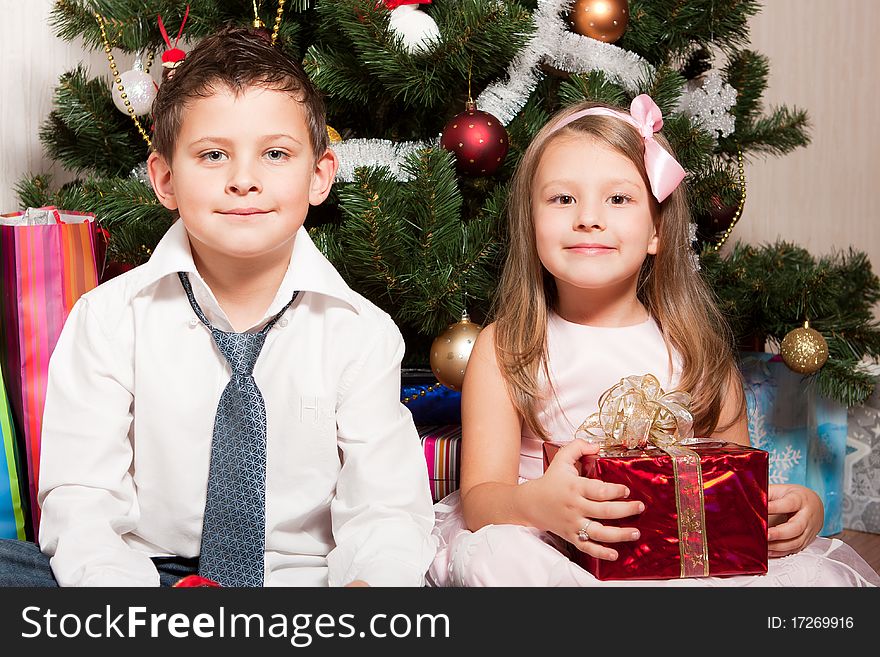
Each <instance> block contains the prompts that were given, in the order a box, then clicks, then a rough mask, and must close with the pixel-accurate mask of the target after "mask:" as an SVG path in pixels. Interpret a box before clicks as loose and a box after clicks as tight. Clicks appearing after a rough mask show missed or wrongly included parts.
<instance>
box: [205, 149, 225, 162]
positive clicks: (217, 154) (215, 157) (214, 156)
mask: <svg viewBox="0 0 880 657" xmlns="http://www.w3.org/2000/svg"><path fill="white" fill-rule="evenodd" d="M225 158H226V154H225V153H223V152H222V151H208V152H207V153H202V159H204V160H207V161H208V162H222V161H223V160H224V159H225Z"/></svg>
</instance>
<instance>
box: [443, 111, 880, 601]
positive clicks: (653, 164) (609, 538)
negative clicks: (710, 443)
mask: <svg viewBox="0 0 880 657" xmlns="http://www.w3.org/2000/svg"><path fill="white" fill-rule="evenodd" d="M662 125H663V120H662V117H661V114H660V110H659V108H658V107H657V106H656V105H655V104H654V102H653V100H651V98H650V97H648V96H646V95H641V96H638V97H637V98H635V99H634V100H633V102H632V105H631V107H630V113H626V112H624V111H620V110H617V109H614V108H611V107H607V106H603V105H598V104H595V103H584V104H580V105H577V106H574V107H570V108H567V109H565V110H563V111H561V112H560V113H559V114H557V115H556V116H555V117H553V118H552V119H551V120H550V122H549V123H548V124H547V125H546V126H545V127H544V128H542V129H541V131H540V132H539V133H538V134H537V136H536V137H535V139H534V140H533V141H532V143H531V145H530V146H529V148H528V149H527V150H526V153H525V155H524V156H523V159H522V162H521V163H520V165H519V168H518V170H517V172H516V174H515V176H514V179H513V184H512V189H511V195H510V213H509V214H510V218H509V221H510V224H509V225H510V240H509V253H508V257H507V261H506V263H505V267H504V272H503V275H502V279H501V282H500V285H499V289H498V295H497V302H496V308H495V311H496V312H495V315H496V317H495V322H494V323H492V324H490V325H488V326H487V327H486V328H485V329H484V330H483V331H482V332H481V333H480V335H479V337H478V339H477V341H476V343H475V345H474V348H473V352H472V354H471V356H470V360H469V362H468V367H467V373H466V377H465V380H464V384H463V393H462V431H463V441H462V449H463V453H462V474H461V488H460V490H459V491H457V492H455V493H453V494H452V495H450V496H449V497H447V498H446V499H444V500H442V501H441V502H440V503H438V504H437V505H436V506H435V513H436V516H437V522H436V525H435V528H434V534H435V536H436V537H437V538H438V540H439V545H440V547H439V550H438V554H437V557H436V559H435V560H434V563H433V564H432V566H431V568H430V570H429V572H428V582H429V583H430V584H433V585H435V586H449V585H452V586H559V585H562V586H571V585H574V586H593V585H597V584H603V583H604V584H607V585H627V584H629V585H632V584H638V585H646V584H647V585H669V584H671V585H685V586H687V585H706V586H747V585H759V586H816V585H819V586H821V585H832V586H840V585H843V586H861V585H878V584H880V577H878V575H877V573H875V572H874V571H873V569H871V567H870V566H869V565H868V564H867V563H866V562H865V561H864V560H862V558H861V557H860V556H859V555H858V554H857V553H856V552H855V551H854V550H853V549H852V548H851V547H849V546H848V545H846V544H845V543H842V542H841V541H839V540H836V539H833V540H832V539H826V538H817V533H818V532H819V530H820V529H821V527H822V523H823V514H824V510H823V507H822V502H821V500H820V499H819V497H818V496H817V495H816V494H815V493H814V492H813V491H811V490H809V489H808V488H805V487H803V486H796V485H771V486H770V489H769V492H768V500H769V501H768V512H769V515H770V525H771V528H770V529H769V546H770V552H769V556H770V557H779V558H772V559H771V560H770V566H769V572H768V574H767V575H766V576H763V575H762V576H750V575H741V576H733V577H725V578H719V577H706V578H689V579H678V580H668V581H658V580H639V581H637V582H633V581H629V582H623V581H607V582H599V580H597V579H595V578H594V577H593V576H592V575H591V574H590V573H588V572H587V571H585V570H583V569H581V568H580V567H579V566H577V565H576V564H575V563H573V562H572V561H571V560H570V559H569V558H568V557H567V556H566V555H565V554H564V553H563V549H564V542H563V540H562V539H565V541H568V542H570V543H572V544H574V545H575V546H576V547H577V548H578V549H579V550H581V551H583V552H586V553H589V554H591V555H592V556H594V557H597V558H599V559H609V560H613V559H616V558H617V551H616V550H615V549H614V546H615V544H617V543H620V542H621V541H630V540H634V539H636V538H638V532H637V530H636V529H635V528H634V527H614V526H611V525H607V526H606V525H604V524H603V523H602V521H603V519H610V518H624V517H627V516H632V515H635V514H637V513H640V512H641V511H642V510H644V505H643V503H642V502H641V501H639V500H633V499H628V494H629V491H628V490H627V489H626V487H624V486H621V485H618V484H611V483H604V482H602V481H598V480H591V479H586V478H583V477H579V476H578V475H577V472H576V470H575V463H576V462H577V460H578V459H579V458H580V457H581V456H582V455H584V454H591V453H595V452H596V451H598V447H596V446H595V445H591V444H589V443H587V442H586V441H584V440H572V438H573V437H574V434H575V430H576V429H577V427H578V425H579V424H580V423H581V422H582V421H583V420H584V419H585V418H586V417H587V416H589V415H590V414H592V413H594V412H596V410H597V402H598V399H599V396H600V394H601V393H602V392H603V391H604V390H606V389H608V388H610V387H611V386H612V385H614V384H615V383H617V382H618V381H619V380H620V379H621V378H623V377H625V376H628V375H632V374H644V373H647V372H650V373H652V374H654V375H655V376H657V377H658V378H659V379H660V383H661V385H662V387H663V389H664V390H666V391H670V390H673V389H681V390H687V391H689V392H690V393H691V395H692V398H693V403H692V407H691V410H692V411H693V414H694V420H695V435H697V436H711V437H712V438H713V439H716V440H728V441H731V442H737V443H741V444H743V445H748V444H749V435H748V429H747V420H746V411H745V398H744V395H743V391H742V382H741V380H740V377H739V372H738V370H737V368H736V364H735V361H734V354H733V351H732V348H731V346H730V345H731V343H732V340H731V336H730V333H729V329H728V328H727V327H726V325H725V322H724V319H723V317H722V316H721V314H720V313H719V311H718V310H717V308H716V307H715V305H714V302H713V298H712V295H711V293H710V291H709V290H708V288H707V286H706V285H705V284H704V283H703V281H702V279H701V278H700V276H699V274H698V273H697V272H696V271H695V268H694V265H693V253H692V249H691V246H690V241H689V238H688V226H689V223H690V218H689V215H688V210H687V201H686V196H685V188H684V185H682V184H681V182H682V180H683V178H684V175H685V172H684V170H683V169H682V167H681V166H680V165H679V164H678V162H677V161H676V160H675V158H674V157H673V156H672V154H671V148H670V146H669V144H668V142H667V141H666V139H665V138H664V137H663V136H662V135H660V134H655V133H657V132H658V131H659V130H660V128H661V127H662ZM547 439H553V440H557V441H568V440H570V441H571V442H570V443H569V444H568V445H567V446H566V447H564V448H563V449H562V450H561V451H560V452H559V453H558V454H557V456H556V458H555V459H554V460H553V462H552V464H551V465H550V466H549V467H548V468H547V471H546V472H543V463H542V451H541V445H542V441H543V440H547Z"/></svg>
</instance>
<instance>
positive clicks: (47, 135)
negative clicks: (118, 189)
mask: <svg viewBox="0 0 880 657" xmlns="http://www.w3.org/2000/svg"><path fill="white" fill-rule="evenodd" d="M55 107H56V109H55V110H54V111H53V112H52V113H51V114H50V115H49V117H48V119H47V120H46V122H45V123H44V124H43V126H42V127H41V129H40V141H41V142H42V144H43V146H44V147H45V149H46V153H47V154H48V155H49V156H50V157H51V158H52V159H55V160H59V161H60V162H61V163H62V164H63V165H64V166H65V167H66V168H68V169H70V170H72V171H75V172H84V171H91V172H94V173H95V174H96V175H99V176H116V175H120V174H123V173H128V172H129V171H131V170H132V169H133V168H134V167H135V166H136V165H137V164H138V163H140V162H142V161H144V160H145V159H146V157H147V145H146V143H145V142H144V141H142V139H141V137H140V135H139V133H138V132H137V129H136V128H135V126H134V124H133V123H132V121H131V119H130V118H129V117H128V116H126V115H123V114H122V113H121V112H119V111H118V110H117V109H116V107H115V106H114V105H113V100H112V98H111V96H110V90H109V89H108V85H107V84H106V83H105V82H104V81H103V80H101V79H92V80H87V79H86V71H85V68H84V67H83V66H79V67H77V68H76V69H75V70H74V71H72V72H69V73H65V74H63V75H62V76H61V79H60V81H59V85H58V87H57V88H56V90H55Z"/></svg>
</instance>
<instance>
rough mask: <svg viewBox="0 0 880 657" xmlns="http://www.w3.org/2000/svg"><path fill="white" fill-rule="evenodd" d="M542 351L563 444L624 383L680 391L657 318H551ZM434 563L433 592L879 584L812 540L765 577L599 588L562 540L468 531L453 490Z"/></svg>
mask: <svg viewBox="0 0 880 657" xmlns="http://www.w3.org/2000/svg"><path fill="white" fill-rule="evenodd" d="M547 342H548V344H547V348H548V354H549V364H550V376H551V378H552V380H553V382H554V387H555V389H556V391H557V396H556V398H555V399H553V398H551V399H550V400H549V401H548V402H547V403H546V404H545V406H544V408H543V409H541V411H540V414H539V417H540V419H541V422H542V425H543V426H544V427H546V428H547V429H548V431H549V433H550V435H551V437H552V439H553V440H557V441H567V440H571V439H572V438H573V437H574V433H575V430H576V429H577V427H578V426H579V425H580V423H581V422H583V421H584V419H586V417H587V416H588V415H590V414H591V413H595V412H596V411H597V402H598V399H599V396H600V395H601V393H602V392H604V391H605V390H607V389H608V388H610V387H611V386H612V385H614V384H615V383H617V382H618V381H619V380H620V379H621V378H623V377H625V376H629V375H633V374H646V373H651V374H654V376H656V377H657V378H658V379H659V381H660V385H661V386H662V387H663V389H664V390H672V389H674V388H675V386H676V385H677V383H678V379H679V374H680V371H681V362H680V359H679V358H678V356H677V354H674V353H673V357H672V360H671V362H670V357H669V351H668V350H667V348H666V344H665V343H664V341H663V337H662V335H661V334H660V330H659V328H658V327H657V324H656V323H655V322H654V320H653V319H648V320H647V321H646V322H644V323H642V324H637V325H633V326H626V327H621V328H600V327H594V326H584V325H581V324H573V323H571V322H567V321H565V320H564V319H562V318H561V317H559V316H558V315H555V314H552V315H551V316H550V320H549V322H548V329H547ZM542 473H543V459H542V450H541V440H540V439H538V438H537V437H536V436H534V435H533V434H532V433H530V432H529V431H528V430H524V432H523V436H522V443H521V449H520V468H519V475H520V483H522V482H523V481H526V480H529V479H534V478H536V477H540V476H541V474H542ZM434 512H435V516H436V522H435V525H434V536H435V538H436V539H437V541H438V550H437V556H436V557H435V559H434V562H433V563H432V564H431V567H430V568H429V570H428V573H427V582H428V585H429V586H880V576H878V574H877V573H876V572H875V571H874V570H873V569H872V568H871V567H870V566H869V565H868V563H867V562H865V561H864V559H862V557H861V556H859V554H858V553H857V552H856V551H855V550H853V549H852V548H851V547H850V546H849V545H847V544H846V543H844V542H843V541H840V540H839V539H835V538H823V537H818V538H816V539H815V540H814V541H813V542H812V543H811V544H810V545H808V546H807V547H806V548H804V549H803V550H801V551H800V552H798V553H797V554H793V555H789V556H786V557H782V558H775V559H770V562H769V568H768V573H767V574H766V575H737V576H733V577H701V578H685V579H674V580H637V581H636V580H629V581H604V582H603V581H600V580H597V579H596V578H595V577H593V576H592V575H591V574H590V573H588V572H587V571H586V570H584V569H582V568H581V567H580V566H578V565H577V564H575V563H574V562H572V561H571V560H570V559H569V558H568V557H567V556H566V555H565V554H564V552H563V550H564V546H565V542H564V541H563V540H562V539H560V538H559V537H557V536H555V535H553V534H550V533H548V532H544V531H541V530H538V529H535V528H533V527H524V526H520V525H487V526H485V527H483V528H481V529H479V530H478V531H476V532H471V531H469V530H468V529H467V527H466V526H465V523H464V519H463V517H462V513H461V503H460V499H459V494H458V491H456V492H454V493H452V494H451V495H448V496H447V497H445V498H444V499H442V500H441V501H440V502H438V503H437V504H435V505H434Z"/></svg>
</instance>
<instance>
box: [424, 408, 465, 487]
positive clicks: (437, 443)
mask: <svg viewBox="0 0 880 657" xmlns="http://www.w3.org/2000/svg"><path fill="white" fill-rule="evenodd" d="M418 431H419V438H420V439H421V441H422V449H423V450H424V452H425V461H426V462H427V465H428V479H429V484H430V485H431V497H432V498H433V499H434V501H435V502H439V501H440V500H442V499H443V498H444V497H446V496H447V495H449V494H450V493H451V492H453V491H454V490H457V489H458V479H459V468H460V463H461V426H460V425H457V424H452V425H433V426H420V427H418Z"/></svg>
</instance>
